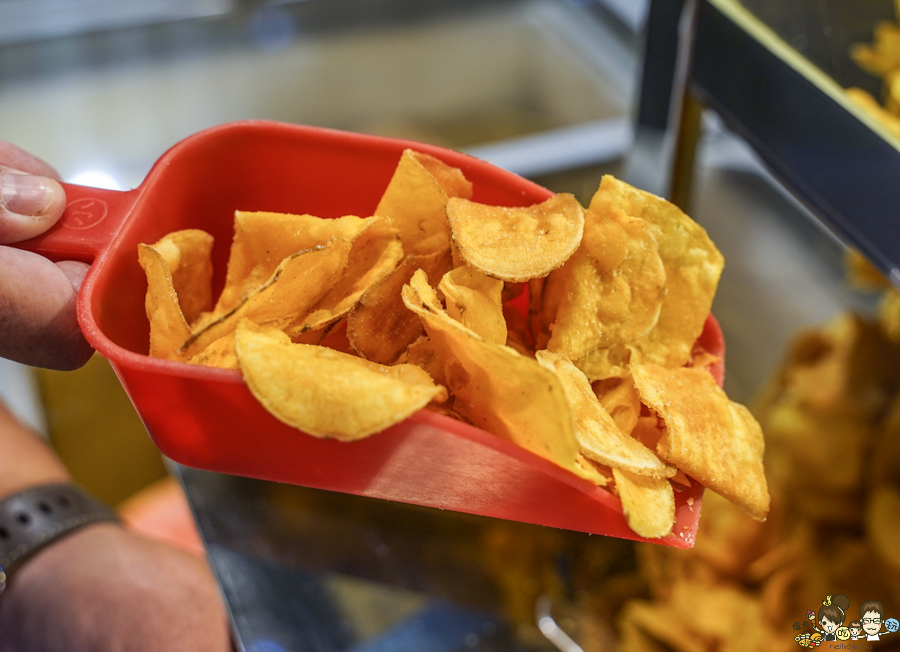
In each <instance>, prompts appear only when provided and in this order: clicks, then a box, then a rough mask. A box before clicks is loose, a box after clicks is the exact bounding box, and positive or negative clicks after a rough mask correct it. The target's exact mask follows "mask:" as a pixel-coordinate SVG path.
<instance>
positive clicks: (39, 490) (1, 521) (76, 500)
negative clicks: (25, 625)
mask: <svg viewBox="0 0 900 652" xmlns="http://www.w3.org/2000/svg"><path fill="white" fill-rule="evenodd" d="M117 522H118V517H117V516H116V514H115V512H113V511H112V510H111V509H110V508H109V507H107V506H106V505H104V504H103V503H101V502H100V501H98V500H96V499H95V498H93V497H92V496H90V495H89V494H87V493H86V492H84V491H82V490H81V489H79V488H78V487H76V486H75V485H74V484H71V483H67V482H64V483H51V484H40V485H36V486H32V487H29V488H27V489H25V490H23V491H19V492H17V493H13V494H12V495H10V496H7V497H6V498H5V499H3V500H2V501H0V573H2V575H3V576H2V577H0V595H2V593H3V592H4V589H5V588H6V585H7V584H9V583H11V581H12V579H13V577H14V576H15V574H16V573H17V572H18V571H19V570H20V569H21V568H22V567H23V566H25V565H26V564H27V563H28V562H29V561H30V560H31V558H32V557H35V556H36V555H37V554H38V553H40V552H41V551H42V550H43V549H45V548H47V547H49V546H52V545H53V544H54V543H56V542H57V541H59V540H61V539H64V538H66V537H68V536H69V535H71V534H73V533H75V532H77V531H78V530H80V529H82V528H84V527H86V526H89V525H92V524H95V523H117Z"/></svg>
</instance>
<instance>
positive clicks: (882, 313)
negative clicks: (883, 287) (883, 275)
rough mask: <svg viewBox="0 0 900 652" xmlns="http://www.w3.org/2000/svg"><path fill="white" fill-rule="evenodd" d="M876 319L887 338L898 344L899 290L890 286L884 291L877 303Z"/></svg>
mask: <svg viewBox="0 0 900 652" xmlns="http://www.w3.org/2000/svg"><path fill="white" fill-rule="evenodd" d="M878 321H879V322H880V323H881V327H882V328H883V329H884V333H885V335H887V337H888V339H890V340H891V341H892V342H895V343H897V344H900V290H897V289H896V288H890V289H888V290H887V291H886V292H885V293H884V295H883V296H882V298H881V302H880V304H879V305H878Z"/></svg>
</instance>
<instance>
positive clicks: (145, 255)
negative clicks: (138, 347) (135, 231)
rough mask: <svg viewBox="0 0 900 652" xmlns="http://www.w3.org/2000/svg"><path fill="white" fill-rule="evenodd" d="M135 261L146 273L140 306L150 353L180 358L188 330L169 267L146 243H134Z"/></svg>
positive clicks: (163, 357)
mask: <svg viewBox="0 0 900 652" xmlns="http://www.w3.org/2000/svg"><path fill="white" fill-rule="evenodd" d="M138 261H139V262H140V264H141V267H142V268H143V270H144V274H145V275H146V276H147V296H146V298H145V299H144V308H145V311H146V313H147V319H148V320H149V322H150V355H151V356H153V357H154V358H162V359H164V360H184V359H185V358H184V356H183V355H181V354H180V353H179V351H178V349H179V347H180V346H181V344H182V343H183V342H184V341H185V340H186V339H187V338H188V337H189V336H190V333H191V331H190V327H189V326H188V323H187V320H186V319H185V318H184V313H182V311H181V305H180V304H179V303H178V295H177V294H176V293H175V285H174V283H173V281H172V274H171V272H170V271H169V266H168V265H167V264H166V260H165V258H163V256H162V254H161V253H159V251H157V250H156V249H155V248H154V247H153V246H152V245H147V244H139V245H138Z"/></svg>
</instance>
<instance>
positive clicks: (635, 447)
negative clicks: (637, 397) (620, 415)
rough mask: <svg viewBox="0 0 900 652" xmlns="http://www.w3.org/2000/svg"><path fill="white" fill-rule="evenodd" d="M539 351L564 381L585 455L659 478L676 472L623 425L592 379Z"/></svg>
mask: <svg viewBox="0 0 900 652" xmlns="http://www.w3.org/2000/svg"><path fill="white" fill-rule="evenodd" d="M535 355H536V357H537V361H538V362H539V363H540V365H541V366H542V367H544V368H546V369H549V370H550V371H552V372H553V373H554V374H555V375H556V377H557V378H558V379H559V382H560V384H561V385H562V388H563V391H564V392H565V395H566V399H567V400H568V403H569V409H570V410H571V413H572V422H573V425H574V427H575V437H576V438H577V439H578V444H579V446H580V451H581V454H582V455H584V456H585V457H586V458H588V459H590V460H593V461H595V462H599V463H600V464H603V465H606V466H609V467H612V468H613V469H616V468H618V469H624V470H626V471H629V472H631V473H636V474H639V475H648V476H651V477H655V478H668V477H671V476H673V475H675V472H676V469H675V467H673V466H669V465H668V464H664V463H663V462H662V460H660V459H659V458H658V457H657V456H656V454H655V453H654V452H653V451H652V450H650V449H649V448H647V447H646V446H644V445H643V444H642V443H641V442H639V441H637V440H636V439H634V438H633V437H631V436H629V435H627V434H625V433H623V432H622V431H621V430H620V429H619V427H618V426H617V425H616V423H615V421H613V419H612V417H611V416H609V414H608V413H607V412H606V410H605V409H604V408H603V406H602V405H601V404H600V401H599V400H597V396H596V395H595V394H594V390H593V388H591V384H590V383H589V382H588V379H587V378H586V377H585V375H584V374H583V373H581V371H579V369H578V368H577V367H576V366H575V365H574V364H572V362H571V361H570V360H569V359H568V358H566V357H565V356H563V355H561V354H559V353H552V352H550V351H538V352H537V353H536V354H535Z"/></svg>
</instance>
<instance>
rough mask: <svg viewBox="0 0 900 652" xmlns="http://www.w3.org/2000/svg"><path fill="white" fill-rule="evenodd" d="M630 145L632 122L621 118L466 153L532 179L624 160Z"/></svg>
mask: <svg viewBox="0 0 900 652" xmlns="http://www.w3.org/2000/svg"><path fill="white" fill-rule="evenodd" d="M631 141H632V129H631V120H630V119H629V118H628V117H625V116H620V117H616V118H609V119H607V120H596V121H593V122H586V123H583V124H578V125H574V126H571V127H563V128H561V129H553V130H550V131H544V132H541V133H539V134H537V135H534V136H525V137H522V138H513V139H510V140H504V141H502V142H499V143H488V144H485V145H480V146H478V147H474V148H471V149H468V150H466V153H468V154H471V155H472V156H475V157H477V158H480V159H483V160H485V161H490V162H491V163H493V164H494V165H496V166H498V167H501V168H503V169H505V170H509V171H510V172H514V173H516V174H519V175H522V176H524V177H533V176H539V175H542V174H552V173H554V172H563V171H565V170H572V169H575V168H580V167H586V166H588V165H597V164H599V163H608V162H609V161H614V160H616V159H619V158H622V157H623V156H625V154H626V152H628V150H629V149H630V148H631Z"/></svg>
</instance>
